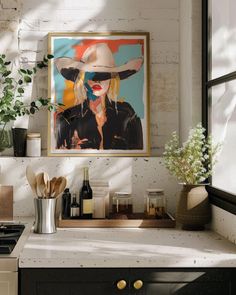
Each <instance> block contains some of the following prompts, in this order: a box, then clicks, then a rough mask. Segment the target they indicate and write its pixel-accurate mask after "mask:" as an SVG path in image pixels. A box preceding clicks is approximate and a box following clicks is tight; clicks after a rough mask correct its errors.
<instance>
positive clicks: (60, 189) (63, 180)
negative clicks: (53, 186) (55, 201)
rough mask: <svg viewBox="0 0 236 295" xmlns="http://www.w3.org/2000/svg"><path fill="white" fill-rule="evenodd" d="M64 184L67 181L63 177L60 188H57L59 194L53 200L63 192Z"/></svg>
mask: <svg viewBox="0 0 236 295" xmlns="http://www.w3.org/2000/svg"><path fill="white" fill-rule="evenodd" d="M66 184H67V180H66V178H65V177H62V179H61V184H60V187H59V193H58V195H57V196H55V198H57V197H58V196H59V195H60V194H61V193H63V192H64V190H65V188H66Z"/></svg>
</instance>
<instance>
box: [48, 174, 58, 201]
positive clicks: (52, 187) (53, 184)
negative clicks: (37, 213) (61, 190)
mask: <svg viewBox="0 0 236 295" xmlns="http://www.w3.org/2000/svg"><path fill="white" fill-rule="evenodd" d="M56 181H57V178H56V177H53V178H52V179H51V180H50V193H49V195H50V197H52V196H53V194H54V189H55V183H56Z"/></svg>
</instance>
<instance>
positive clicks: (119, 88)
mask: <svg viewBox="0 0 236 295" xmlns="http://www.w3.org/2000/svg"><path fill="white" fill-rule="evenodd" d="M49 54H52V55H53V56H54V58H53V59H51V60H50V64H49V97H51V99H52V102H53V103H56V104H58V103H60V104H63V106H58V108H57V110H56V111H54V112H51V113H50V114H49V128H48V130H49V136H48V154H49V155H50V156H65V155H68V156H149V151H150V143H149V141H150V136H149V131H150V127H149V126H150V122H149V33H50V34H49Z"/></svg>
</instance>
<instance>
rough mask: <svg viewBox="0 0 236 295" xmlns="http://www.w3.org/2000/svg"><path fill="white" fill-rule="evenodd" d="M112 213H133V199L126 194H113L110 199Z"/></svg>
mask: <svg viewBox="0 0 236 295" xmlns="http://www.w3.org/2000/svg"><path fill="white" fill-rule="evenodd" d="M112 213H122V214H131V213H133V198H132V196H131V194H130V193H127V192H115V194H114V196H113V199H112Z"/></svg>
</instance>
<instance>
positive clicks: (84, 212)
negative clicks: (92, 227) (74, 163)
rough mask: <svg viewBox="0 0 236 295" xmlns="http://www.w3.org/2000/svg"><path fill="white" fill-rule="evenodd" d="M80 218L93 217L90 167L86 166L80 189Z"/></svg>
mask: <svg viewBox="0 0 236 295" xmlns="http://www.w3.org/2000/svg"><path fill="white" fill-rule="evenodd" d="M80 218H83V219H90V218H93V191H92V189H91V187H90V184H89V172H88V167H85V168H84V180H83V185H82V187H81V190H80Z"/></svg>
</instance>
